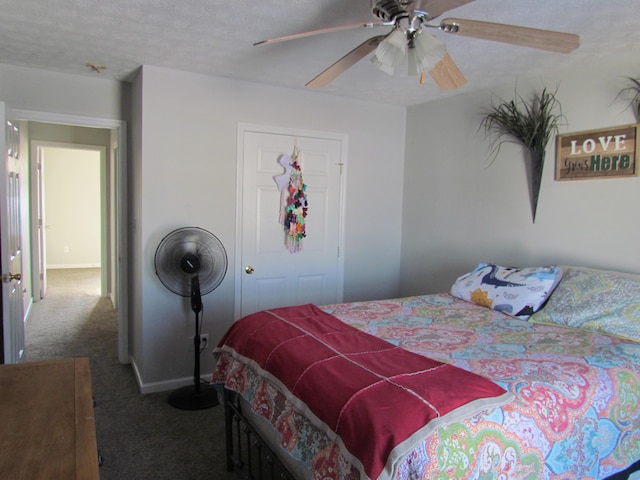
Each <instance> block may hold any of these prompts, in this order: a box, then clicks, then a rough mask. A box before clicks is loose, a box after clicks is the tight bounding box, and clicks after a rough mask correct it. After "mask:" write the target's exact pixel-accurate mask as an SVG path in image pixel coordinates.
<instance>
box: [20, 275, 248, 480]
mask: <svg viewBox="0 0 640 480" xmlns="http://www.w3.org/2000/svg"><path fill="white" fill-rule="evenodd" d="M99 275H100V270H99V269H73V270H68V269H64V270H49V271H48V272H47V276H48V282H49V284H48V290H47V296H46V298H45V299H44V300H42V301H40V302H37V303H35V304H34V305H33V308H32V311H31V314H30V317H29V320H28V322H27V326H26V348H25V350H26V358H27V360H28V361H34V360H48V359H54V358H65V357H89V359H90V363H91V378H92V387H93V395H94V398H95V400H96V407H95V417H96V435H97V440H98V450H99V452H100V454H101V455H102V456H103V458H104V463H103V465H102V466H101V467H100V478H101V479H102V480H164V479H166V480H205V479H212V480H237V477H236V476H235V475H233V474H229V473H227V471H226V468H225V459H224V412H223V409H222V407H221V406H216V407H213V408H209V409H205V410H197V411H189V410H179V409H176V408H173V407H171V406H169V405H168V404H167V397H168V394H169V393H170V392H165V393H158V394H150V395H141V394H140V393H139V390H138V387H137V385H136V382H135V379H134V376H133V373H132V370H131V367H130V366H129V365H122V364H120V363H119V361H118V338H117V315H116V312H115V311H114V310H113V308H112V307H111V302H110V301H109V300H108V299H106V298H101V297H100V290H99V285H100V276H99ZM43 432H46V429H43Z"/></svg>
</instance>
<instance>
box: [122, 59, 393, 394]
mask: <svg viewBox="0 0 640 480" xmlns="http://www.w3.org/2000/svg"><path fill="white" fill-rule="evenodd" d="M132 98H133V99H134V101H133V108H134V110H133V111H134V112H135V113H134V115H133V118H132V128H133V131H134V132H135V133H134V134H133V135H132V138H131V142H132V145H131V147H132V152H133V154H132V158H131V165H132V168H133V171H132V178H131V181H132V183H133V188H132V190H131V194H132V197H131V204H132V207H133V214H132V225H133V232H132V241H133V244H132V248H131V260H132V265H133V268H134V274H133V281H132V299H133V302H134V306H133V311H132V315H131V318H132V319H133V322H134V324H135V325H134V331H135V333H134V337H135V343H134V347H133V348H134V350H133V358H134V364H135V368H136V369H137V372H138V375H139V376H140V378H143V379H144V382H145V384H146V386H147V388H148V389H151V390H153V389H161V388H166V386H167V383H166V382H165V381H166V379H175V378H179V377H186V376H187V375H188V374H189V373H190V371H191V369H192V364H193V359H192V357H191V356H190V355H188V354H187V355H185V353H186V352H185V350H186V349H185V345H184V344H185V342H184V341H178V342H176V341H175V339H176V338H178V339H185V338H187V337H188V336H190V335H193V333H192V330H193V318H192V314H191V313H190V312H189V310H188V307H186V306H185V303H184V302H180V301H179V299H177V298H176V296H175V295H174V294H172V293H171V292H168V291H167V290H166V288H165V287H164V286H163V285H162V284H161V283H160V281H159V280H158V278H157V276H156V275H155V272H154V269H153V256H154V253H155V249H156V247H157V245H158V243H159V242H160V240H161V239H162V238H163V236H164V235H166V234H167V233H168V232H169V231H171V230H172V229H174V228H177V227H180V226H187V225H198V226H201V227H202V228H205V229H207V230H210V231H212V232H214V233H215V234H216V235H217V236H218V237H219V238H220V240H221V241H222V243H223V244H224V245H225V247H226V249H227V254H228V256H229V265H230V266H231V267H232V266H233V265H234V263H235V256H236V252H235V243H236V212H235V198H236V170H237V154H238V153H237V150H238V149H237V130H238V124H239V123H248V124H257V125H267V126H276V127H285V128H298V129H304V130H312V131H326V132H338V133H344V134H346V135H347V136H348V152H347V169H348V173H347V187H346V232H345V250H346V253H345V255H346V256H345V274H344V298H345V300H347V301H349V300H360V299H371V298H381V297H390V296H395V295H397V294H398V292H399V284H400V277H399V272H400V270H399V267H400V235H401V217H400V215H399V214H398V212H400V211H401V209H402V195H401V192H402V182H403V159H404V131H405V123H404V122H405V110H404V108H397V107H390V106H380V105H374V104H369V103H362V102H356V101H349V100H344V99H338V98H333V97H330V96H327V95H323V94H319V93H311V92H304V91H290V90H285V89H278V88H273V87H267V86H263V85H258V84H252V83H244V82H232V81H229V80H225V79H218V78H211V77H205V76H199V75H194V74H189V73H184V72H179V71H173V70H167V69H160V68H153V67H146V66H145V67H144V68H143V70H142V72H141V74H140V75H139V76H138V78H136V80H135V81H134V83H133V88H132ZM187 185H188V187H187ZM381 192H382V194H381ZM371 212H376V213H375V214H374V215H372V214H371ZM235 276H236V272H234V271H233V268H230V269H229V271H228V273H227V276H226V277H225V280H224V281H223V282H222V284H221V285H220V286H219V287H218V288H217V289H216V290H215V291H214V292H213V293H211V294H209V295H207V296H206V297H204V303H205V307H204V311H205V312H208V313H207V318H206V321H207V324H206V325H207V326H206V327H205V328H206V329H208V331H205V330H203V331H205V333H210V334H211V338H212V340H213V339H215V341H216V342H217V340H218V339H219V337H220V336H221V335H222V333H223V332H224V330H226V329H227V327H228V326H229V325H230V324H231V322H232V321H233V320H234V318H233V312H234V298H233V297H234V282H235ZM202 358H203V371H207V370H209V369H210V368H212V367H213V361H212V358H211V356H210V355H203V357H202ZM163 382H165V383H163Z"/></svg>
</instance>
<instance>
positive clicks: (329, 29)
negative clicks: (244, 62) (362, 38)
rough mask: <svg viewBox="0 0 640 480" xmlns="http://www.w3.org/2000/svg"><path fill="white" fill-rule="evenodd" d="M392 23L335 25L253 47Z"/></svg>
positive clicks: (269, 40) (267, 41)
mask: <svg viewBox="0 0 640 480" xmlns="http://www.w3.org/2000/svg"><path fill="white" fill-rule="evenodd" d="M391 25H393V23H389V22H360V23H350V24H347V25H337V26H335V27H326V28H320V29H318V30H310V31H308V32H301V33H294V34H292V35H285V36H282V37H276V38H270V39H268V40H262V41H260V42H256V43H254V44H253V45H254V46H256V45H264V44H266V43H278V42H286V41H288V40H296V39H298V38H305V37H313V36H315V35H322V34H324V33H332V32H339V31H341V30H351V29H353V28H373V27H381V26H391Z"/></svg>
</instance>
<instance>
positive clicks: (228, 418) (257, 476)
mask: <svg viewBox="0 0 640 480" xmlns="http://www.w3.org/2000/svg"><path fill="white" fill-rule="evenodd" d="M223 398H224V418H225V438H226V450H227V470H228V471H230V472H232V471H237V472H238V473H240V475H241V476H242V478H244V479H246V480H296V478H295V477H294V476H293V475H292V474H291V473H290V472H289V470H287V468H286V467H285V465H284V464H283V463H282V462H281V461H280V459H279V458H278V456H277V455H276V454H275V453H274V452H273V451H272V450H271V448H270V447H269V446H268V445H267V444H266V443H265V441H264V440H263V439H262V438H261V437H260V434H259V433H258V432H257V431H256V429H255V428H254V427H253V426H252V425H251V424H250V423H249V422H248V421H247V419H246V417H245V416H244V415H243V414H242V408H241V406H240V399H239V396H238V395H237V394H236V393H235V392H232V391H230V390H227V389H226V388H225V389H224V395H223Z"/></svg>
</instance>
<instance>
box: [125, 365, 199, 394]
mask: <svg viewBox="0 0 640 480" xmlns="http://www.w3.org/2000/svg"><path fill="white" fill-rule="evenodd" d="M131 367H132V368H133V374H134V376H135V378H136V383H137V384H138V388H139V389H140V393H141V394H142V395H147V394H149V393H160V392H168V391H170V390H176V389H178V388H180V387H186V386H187V385H192V384H193V377H185V378H177V379H171V380H163V381H162V382H151V383H143V382H142V380H141V378H140V372H139V370H138V366H137V365H136V361H135V360H134V359H133V358H132V359H131ZM200 378H201V379H202V380H203V381H205V382H208V381H209V380H210V379H209V378H206V377H202V376H201V377H200Z"/></svg>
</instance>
